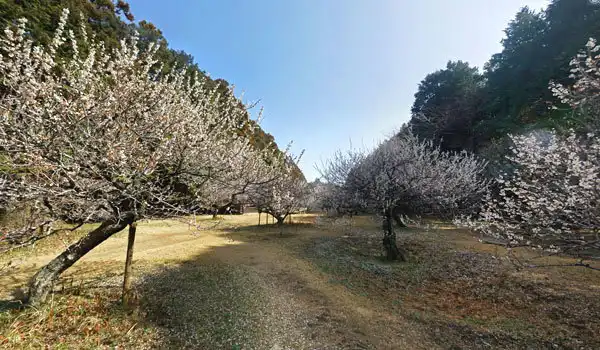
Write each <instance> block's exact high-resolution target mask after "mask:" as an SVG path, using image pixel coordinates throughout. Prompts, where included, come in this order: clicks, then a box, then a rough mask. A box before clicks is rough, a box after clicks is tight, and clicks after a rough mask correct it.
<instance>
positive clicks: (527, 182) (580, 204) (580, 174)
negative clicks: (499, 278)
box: [462, 39, 600, 253]
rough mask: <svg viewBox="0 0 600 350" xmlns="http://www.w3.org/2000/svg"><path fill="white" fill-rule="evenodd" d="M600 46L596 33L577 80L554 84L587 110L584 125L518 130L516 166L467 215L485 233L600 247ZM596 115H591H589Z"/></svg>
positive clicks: (570, 248)
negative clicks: (476, 215)
mask: <svg viewBox="0 0 600 350" xmlns="http://www.w3.org/2000/svg"><path fill="white" fill-rule="evenodd" d="M598 51H600V47H599V46H597V45H596V41H595V40H593V39H590V41H589V42H588V44H587V45H586V48H585V49H584V50H583V51H582V52H581V53H580V54H579V55H578V56H577V57H575V58H574V59H573V60H572V61H571V67H572V69H571V72H572V75H571V78H573V79H574V80H575V83H574V84H573V86H570V87H566V86H563V85H560V84H556V83H550V89H551V90H552V91H553V93H554V94H555V96H556V97H558V98H559V100H560V101H561V102H562V103H563V104H566V105H569V106H570V107H571V108H572V110H573V113H574V114H578V115H579V116H580V117H582V118H581V119H580V122H581V123H580V124H579V127H580V128H579V129H578V130H569V131H567V132H563V133H558V132H555V131H548V132H534V133H529V134H526V135H519V136H512V137H511V139H512V142H513V147H512V153H511V155H509V156H508V157H507V158H508V160H509V161H510V162H511V163H512V165H513V169H514V171H513V172H512V173H511V174H505V175H503V176H500V177H499V178H498V179H497V182H498V184H499V185H500V190H499V194H498V196H492V195H488V197H487V200H486V202H485V205H484V207H483V210H482V212H481V215H480V217H479V218H478V219H477V220H474V221H472V220H466V221H464V220H463V221H462V223H463V224H466V225H467V226H470V227H473V228H474V229H475V230H477V231H479V232H481V233H482V234H484V235H488V236H492V237H496V238H500V239H503V240H505V241H506V242H507V243H508V244H509V245H510V246H515V245H525V246H533V247H537V248H543V249H547V250H551V251H555V252H559V251H561V252H571V253H576V252H577V251H580V250H582V249H585V248H589V247H590V246H600V239H599V237H598V233H599V229H600V141H599V140H598V137H597V136H596V135H595V132H598V126H599V125H598V124H597V120H596V121H594V119H595V118H597V117H598V112H599V111H600V109H598V107H599V105H598V102H599V101H600V100H599V99H598V92H599V91H600V90H599V88H600V55H598V54H597V53H598ZM590 117H592V118H590Z"/></svg>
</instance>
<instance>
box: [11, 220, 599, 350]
mask: <svg viewBox="0 0 600 350" xmlns="http://www.w3.org/2000/svg"><path fill="white" fill-rule="evenodd" d="M294 222H295V224H293V225H287V226H285V227H284V228H283V231H282V230H281V228H279V227H277V226H276V225H268V226H265V225H261V226H257V223H258V218H257V215H256V214H248V215H243V216H228V217H224V218H221V219H220V220H218V221H213V220H211V219H210V218H208V217H202V218H201V220H200V223H201V225H202V226H204V227H205V228H206V229H205V230H204V231H202V232H196V231H195V230H193V229H192V228H191V227H189V226H187V225H185V224H183V223H181V222H176V221H153V222H148V223H144V224H142V225H140V226H139V228H138V232H139V238H138V240H137V242H136V248H135V249H136V252H135V255H134V257H135V264H134V266H135V276H136V277H137V279H136V295H137V296H138V299H139V300H138V304H137V305H136V307H135V308H133V309H130V310H124V309H123V308H122V307H121V306H120V304H119V303H118V301H119V289H120V284H121V283H122V269H123V260H124V256H125V246H126V236H125V234H123V233H121V234H118V235H116V236H115V237H112V238H110V239H109V240H108V241H107V242H105V243H103V244H102V245H101V246H100V247H98V249H95V250H94V251H93V252H92V253H90V254H89V255H88V256H86V257H85V258H84V259H82V261H80V262H78V263H77V264H75V266H74V267H73V268H72V269H71V270H70V271H69V272H68V273H67V274H65V276H64V277H63V278H62V280H61V283H60V284H59V285H58V286H57V292H56V293H55V296H54V299H53V302H52V303H50V304H49V305H47V306H46V307H44V308H43V309H39V310H35V309H27V310H17V309H13V310H5V311H1V312H0V347H3V348H15V349H21V348H44V347H51V348H56V349H61V348H64V349H67V348H68V349H71V348H111V349H114V348H122V349H130V348H135V349H137V348H173V349H179V348H190V349H287V348H294V349H313V348H319V349H432V348H447V349H451V348H465V349H469V348H478V349H479V348H508V349H511V348H513V349H520V348H530V349H538V348H539V349H543V348H575V349H594V348H600V336H599V334H600V323H599V322H600V321H598V320H600V317H599V316H600V300H599V299H598V295H599V294H600V272H598V271H592V270H586V269H583V268H575V267H569V268H559V267H544V268H534V269H521V270H518V269H516V268H515V266H514V265H512V264H511V263H509V262H508V261H507V259H506V258H505V257H506V251H505V250H504V249H503V248H501V247H497V246H491V245H487V244H482V243H480V242H478V241H477V240H476V239H474V238H473V237H471V236H470V235H469V234H468V233H467V232H465V231H460V230H454V229H453V228H452V227H450V226H444V227H439V226H438V227H432V228H430V229H428V230H423V229H408V230H405V232H403V233H402V234H400V236H399V242H400V243H401V244H403V245H404V246H405V247H406V249H407V250H408V251H409V253H410V261H409V262H408V263H387V262H384V261H382V260H381V258H380V256H381V246H380V244H381V237H380V234H379V225H378V223H377V222H376V221H374V220H372V219H371V218H368V217H358V218H353V219H336V220H329V219H323V218H320V217H316V216H314V215H301V216H296V217H294ZM263 223H264V216H263ZM77 235H78V234H75V235H74V236H71V237H66V238H65V237H57V238H54V239H53V240H50V241H48V242H46V243H44V244H42V245H40V246H38V247H36V248H35V250H26V251H20V252H15V253H13V254H12V255H11V256H10V259H12V261H13V266H12V268H11V269H10V270H9V271H4V272H6V273H4V272H0V294H2V295H3V296H4V298H5V299H6V298H7V297H8V295H9V294H10V292H11V291H12V290H13V289H14V288H16V287H18V286H20V285H22V284H23V283H24V282H25V281H26V280H27V279H28V278H29V277H30V276H31V275H32V274H33V273H35V271H36V269H37V268H39V267H40V266H41V265H42V264H44V263H46V262H47V261H48V260H49V259H51V258H52V257H53V256H54V254H56V252H57V251H59V250H60V249H62V248H63V246H64V244H65V243H66V242H65V243H63V241H62V238H65V239H71V240H73V239H75V238H76V237H77ZM516 254H517V255H518V256H519V258H521V259H524V260H531V259H534V258H535V256H534V254H533V253H532V252H531V251H527V250H521V251H517V252H516ZM4 259H7V258H6V257H5V258H4ZM5 261H6V260H5ZM532 261H535V262H536V263H538V264H547V263H553V264H557V263H565V262H569V261H570V260H569V259H566V258H564V257H548V258H544V259H534V260H532ZM3 305H4V307H5V308H6V306H9V305H8V304H7V303H4V304H3ZM13 306H14V305H13Z"/></svg>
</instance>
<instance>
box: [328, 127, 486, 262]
mask: <svg viewBox="0 0 600 350" xmlns="http://www.w3.org/2000/svg"><path fill="white" fill-rule="evenodd" d="M485 166H486V164H485V162H482V161H480V160H478V159H477V158H476V157H475V156H473V155H469V154H467V153H465V152H463V153H447V152H443V151H441V150H440V149H439V147H436V146H434V145H433V143H432V142H431V141H420V140H419V139H418V138H417V137H416V136H415V135H413V134H412V133H411V132H409V131H408V132H402V133H399V134H398V135H396V136H393V137H392V138H390V139H388V140H386V141H384V142H382V143H381V144H380V145H379V146H378V147H377V148H375V150H373V151H372V152H370V153H368V154H361V153H360V152H358V153H356V152H349V153H348V154H344V153H337V155H336V157H335V158H333V159H332V160H331V161H330V162H329V163H328V164H325V165H324V166H323V167H322V175H323V177H324V178H325V179H332V180H333V181H335V182H337V187H336V197H337V198H338V199H339V200H343V201H347V202H349V203H352V204H351V206H352V207H355V208H359V209H361V210H362V211H364V212H369V213H375V214H379V215H381V216H382V217H383V218H384V220H383V231H384V239H383V244H384V248H385V250H386V254H387V257H388V259H391V260H395V259H401V260H404V259H405V256H404V253H403V252H402V251H401V250H400V249H399V248H398V247H397V244H396V234H395V232H394V230H393V225H392V220H396V221H397V222H399V223H400V222H401V220H400V219H399V217H400V216H402V215H415V214H423V213H435V214H438V215H456V214H457V213H460V212H464V211H465V210H467V211H469V210H471V209H472V207H473V205H474V204H476V203H477V202H478V200H479V199H480V197H481V196H482V195H483V194H484V193H485V189H486V187H487V181H486V180H485V179H484V178H483V176H482V173H483V170H484V169H485ZM342 178H344V179H345V180H344V182H343V183H342V182H341V179H342ZM334 184H335V183H334ZM342 205H343V204H342Z"/></svg>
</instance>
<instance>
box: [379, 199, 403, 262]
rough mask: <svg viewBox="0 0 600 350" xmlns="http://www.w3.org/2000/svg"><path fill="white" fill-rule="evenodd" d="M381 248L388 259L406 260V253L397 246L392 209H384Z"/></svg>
mask: <svg viewBox="0 0 600 350" xmlns="http://www.w3.org/2000/svg"><path fill="white" fill-rule="evenodd" d="M382 228H383V248H384V249H385V254H386V259H387V260H390V261H394V260H400V261H406V254H405V253H404V251H403V250H401V249H400V248H398V244H397V243H396V232H394V225H393V223H392V210H391V209H389V210H386V212H385V216H384V219H383V225H382Z"/></svg>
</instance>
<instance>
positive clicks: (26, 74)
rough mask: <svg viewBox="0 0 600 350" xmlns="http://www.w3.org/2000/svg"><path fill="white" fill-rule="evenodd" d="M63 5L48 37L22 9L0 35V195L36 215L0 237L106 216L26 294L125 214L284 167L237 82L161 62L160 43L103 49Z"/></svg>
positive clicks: (181, 206)
mask: <svg viewBox="0 0 600 350" xmlns="http://www.w3.org/2000/svg"><path fill="white" fill-rule="evenodd" d="M68 15H69V13H68V10H64V11H63V13H62V16H61V17H60V21H59V24H58V28H57V30H56V31H55V35H54V38H53V40H52V41H51V43H50V44H49V45H48V46H46V47H44V46H38V45H36V44H35V43H33V42H32V40H31V39H30V38H29V36H28V35H27V33H26V21H24V20H22V21H20V22H19V23H18V24H17V26H16V28H11V27H8V28H6V30H5V31H4V36H3V38H2V39H0V205H3V206H10V205H14V204H15V203H30V204H31V208H35V209H36V214H37V215H38V217H39V218H40V219H39V220H32V221H31V222H32V223H34V224H33V225H31V226H30V227H28V228H21V229H17V230H9V229H8V228H2V233H3V235H2V237H1V238H0V239H1V241H0V245H2V247H0V248H4V247H5V246H6V244H15V243H16V244H26V243H27V242H31V241H35V240H36V239H39V238H42V237H45V236H46V235H48V234H50V233H52V232H54V230H53V229H52V228H51V226H50V225H51V222H52V221H53V220H55V219H61V220H63V221H66V222H69V223H77V224H81V223H85V222H100V223H101V225H100V227H99V228H97V229H95V230H93V231H92V232H90V233H89V234H87V235H86V236H84V237H83V238H82V239H81V240H80V241H78V242H76V243H74V244H73V245H71V246H70V247H69V248H67V250H66V251H65V252H64V253H63V254H61V255H59V256H58V257H57V258H56V259H54V260H53V261H52V262H50V263H49V264H48V265H47V266H46V267H44V268H42V269H41V270H40V271H39V272H38V274H36V276H35V277H34V278H33V281H32V284H31V293H30V301H31V302H37V301H41V300H43V299H44V298H45V297H46V295H47V294H48V292H49V291H50V290H51V285H52V282H53V281H54V280H55V279H56V278H57V277H58V275H60V273H62V271H64V270H65V269H67V268H68V267H70V266H71V265H72V264H73V263H75V262H76V261H77V260H78V259H79V258H80V257H81V256H83V255H84V254H85V253H87V252H88V251H89V250H91V249H93V248H94V247H95V246H97V245H98V244H100V243H101V242H103V241H104V240H105V239H107V238H108V237H110V236H111V235H113V234H114V233H116V232H118V231H120V230H121V229H123V228H124V227H126V226H127V225H128V224H131V223H133V222H135V221H137V220H140V219H142V218H152V217H165V216H180V215H185V214H188V213H190V212H191V211H192V210H193V209H194V208H197V207H198V206H205V205H207V204H212V202H214V201H215V198H216V197H218V196H225V197H230V196H232V195H234V194H236V193H238V192H243V191H244V190H245V188H247V187H248V186H249V185H251V184H255V183H261V184H265V183H268V182H269V181H271V180H273V179H274V178H276V177H277V176H278V174H279V172H280V166H279V165H278V164H277V160H278V159H280V158H281V156H280V155H279V154H278V153H277V152H279V151H276V150H275V149H274V147H266V148H264V149H263V150H260V149H258V148H256V147H255V146H254V145H253V144H252V142H251V140H250V137H249V136H247V135H249V134H251V133H252V131H253V129H252V128H253V125H254V124H253V123H249V120H248V113H247V111H246V108H245V106H243V104H241V102H240V101H239V100H238V99H237V98H236V97H235V95H234V94H233V91H228V93H226V94H223V95H221V94H220V93H219V91H218V89H217V87H215V88H209V87H208V86H209V84H207V80H206V78H205V77H203V76H192V77H190V74H188V72H186V71H185V70H184V69H180V70H174V71H173V72H172V73H169V74H164V73H161V71H162V70H161V69H160V68H161V67H160V65H159V64H158V61H157V59H156V58H155V53H156V52H157V49H158V46H155V45H149V48H148V49H147V50H145V51H143V52H142V51H140V50H138V45H137V38H136V37H135V36H134V37H132V38H130V39H128V40H123V41H122V42H121V43H120V45H119V46H118V48H116V49H112V50H109V49H107V48H106V47H105V46H104V44H103V43H102V42H97V41H93V40H90V39H89V37H90V36H89V35H88V34H87V33H86V27H85V25H84V24H83V23H82V25H81V28H80V30H79V33H74V32H73V31H71V30H69V29H68V28H67V17H68ZM80 44H81V45H80ZM65 53H66V56H65ZM242 126H243V127H246V128H247V129H249V130H250V131H249V133H248V134H244V133H242V132H241V130H242V129H241V127H242ZM47 219H50V222H48V220H47ZM38 224H43V225H45V229H44V230H39V229H38V227H36V225H38Z"/></svg>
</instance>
